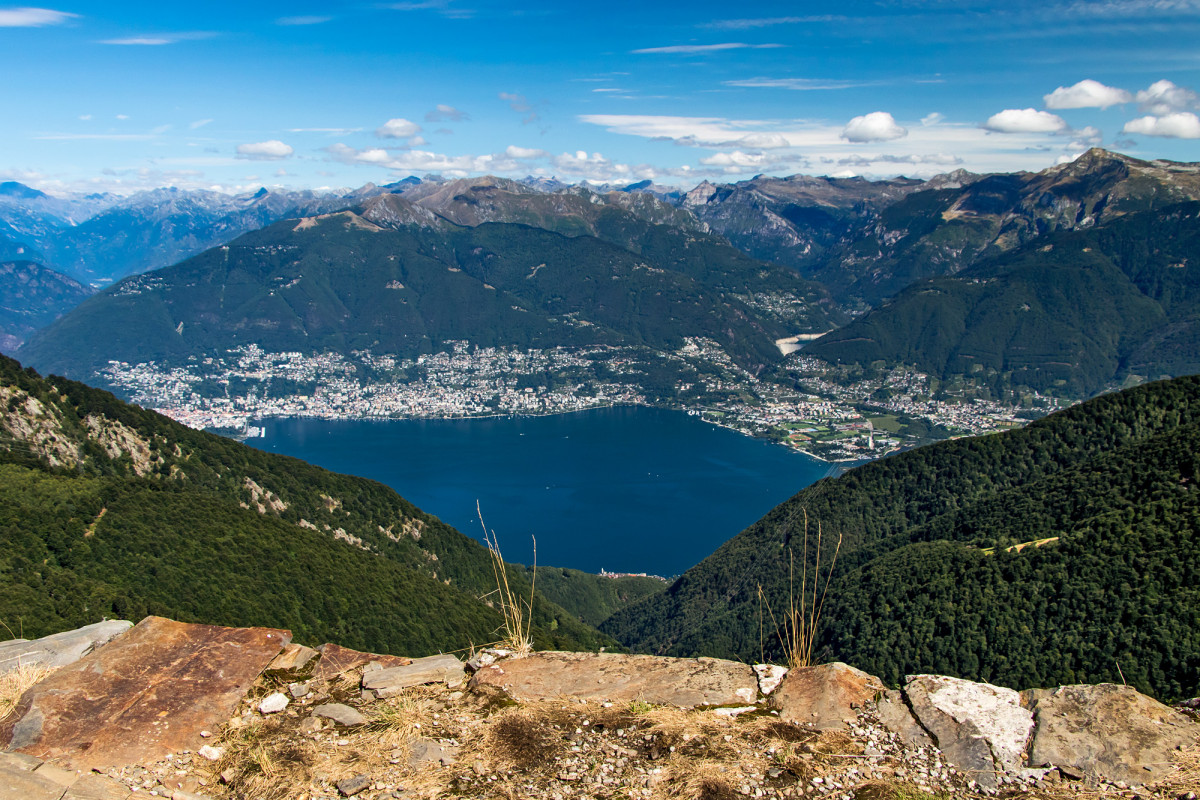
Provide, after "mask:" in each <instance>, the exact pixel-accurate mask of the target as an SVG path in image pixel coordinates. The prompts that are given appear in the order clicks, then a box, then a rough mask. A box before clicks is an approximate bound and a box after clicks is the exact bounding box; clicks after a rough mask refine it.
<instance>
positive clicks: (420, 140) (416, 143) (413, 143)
mask: <svg viewBox="0 0 1200 800" xmlns="http://www.w3.org/2000/svg"><path fill="white" fill-rule="evenodd" d="M427 144H429V142H427V141H425V137H424V136H414V137H412V138H411V139H409V140H408V146H409V147H424V146H425V145H427Z"/></svg>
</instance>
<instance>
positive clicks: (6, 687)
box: [0, 664, 55, 722]
mask: <svg viewBox="0 0 1200 800" xmlns="http://www.w3.org/2000/svg"><path fill="white" fill-rule="evenodd" d="M54 669H55V668H54V667H41V666H34V665H26V664H22V665H20V666H18V667H17V668H16V669H13V670H9V671H8V672H6V673H4V674H3V675H0V722H2V721H4V720H6V719H8V715H9V714H11V713H13V709H15V708H16V707H17V703H19V702H20V700H21V695H23V694H25V692H26V690H27V689H29V687H31V686H33V685H34V684H35V683H38V682H40V681H41V680H42V679H43V678H45V677H46V676H47V675H49V674H50V673H51V672H54Z"/></svg>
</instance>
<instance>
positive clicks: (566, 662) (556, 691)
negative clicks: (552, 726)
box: [471, 652, 758, 708]
mask: <svg viewBox="0 0 1200 800" xmlns="http://www.w3.org/2000/svg"><path fill="white" fill-rule="evenodd" d="M471 686H472V687H473V688H477V689H478V688H484V687H493V688H495V689H499V690H501V691H503V692H504V693H505V694H507V695H508V696H509V697H511V698H513V699H514V700H547V699H554V698H572V699H576V700H589V701H590V700H594V701H611V702H614V703H627V702H633V701H635V700H641V701H643V702H647V703H657V704H661V705H671V706H679V707H683V708H693V707H696V706H729V705H745V704H746V703H753V702H755V700H756V699H757V697H758V680H757V678H756V677H755V675H754V670H753V669H751V668H750V665H749V664H740V663H738V662H736V661H724V660H722V659H717V658H662V657H659V656H630V655H623V654H620V653H558V652H546V653H533V654H532V655H528V656H526V657H524V658H513V659H507V660H505V661H501V662H499V663H497V664H493V665H491V666H487V667H483V668H482V669H480V670H479V671H478V672H476V673H475V677H473V678H472V679H471Z"/></svg>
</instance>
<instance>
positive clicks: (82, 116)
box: [79, 114, 92, 122]
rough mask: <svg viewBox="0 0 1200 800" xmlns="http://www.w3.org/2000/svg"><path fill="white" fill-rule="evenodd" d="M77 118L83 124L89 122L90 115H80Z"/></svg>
mask: <svg viewBox="0 0 1200 800" xmlns="http://www.w3.org/2000/svg"><path fill="white" fill-rule="evenodd" d="M79 118H80V119H81V120H83V121H84V122H87V121H88V120H90V119H91V118H92V115H91V114H80V115H79Z"/></svg>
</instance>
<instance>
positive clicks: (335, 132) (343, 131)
mask: <svg viewBox="0 0 1200 800" xmlns="http://www.w3.org/2000/svg"><path fill="white" fill-rule="evenodd" d="M361 130H362V128H288V133H328V134H330V135H332V136H346V135H347V134H351V133H358V132H359V131H361Z"/></svg>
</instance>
